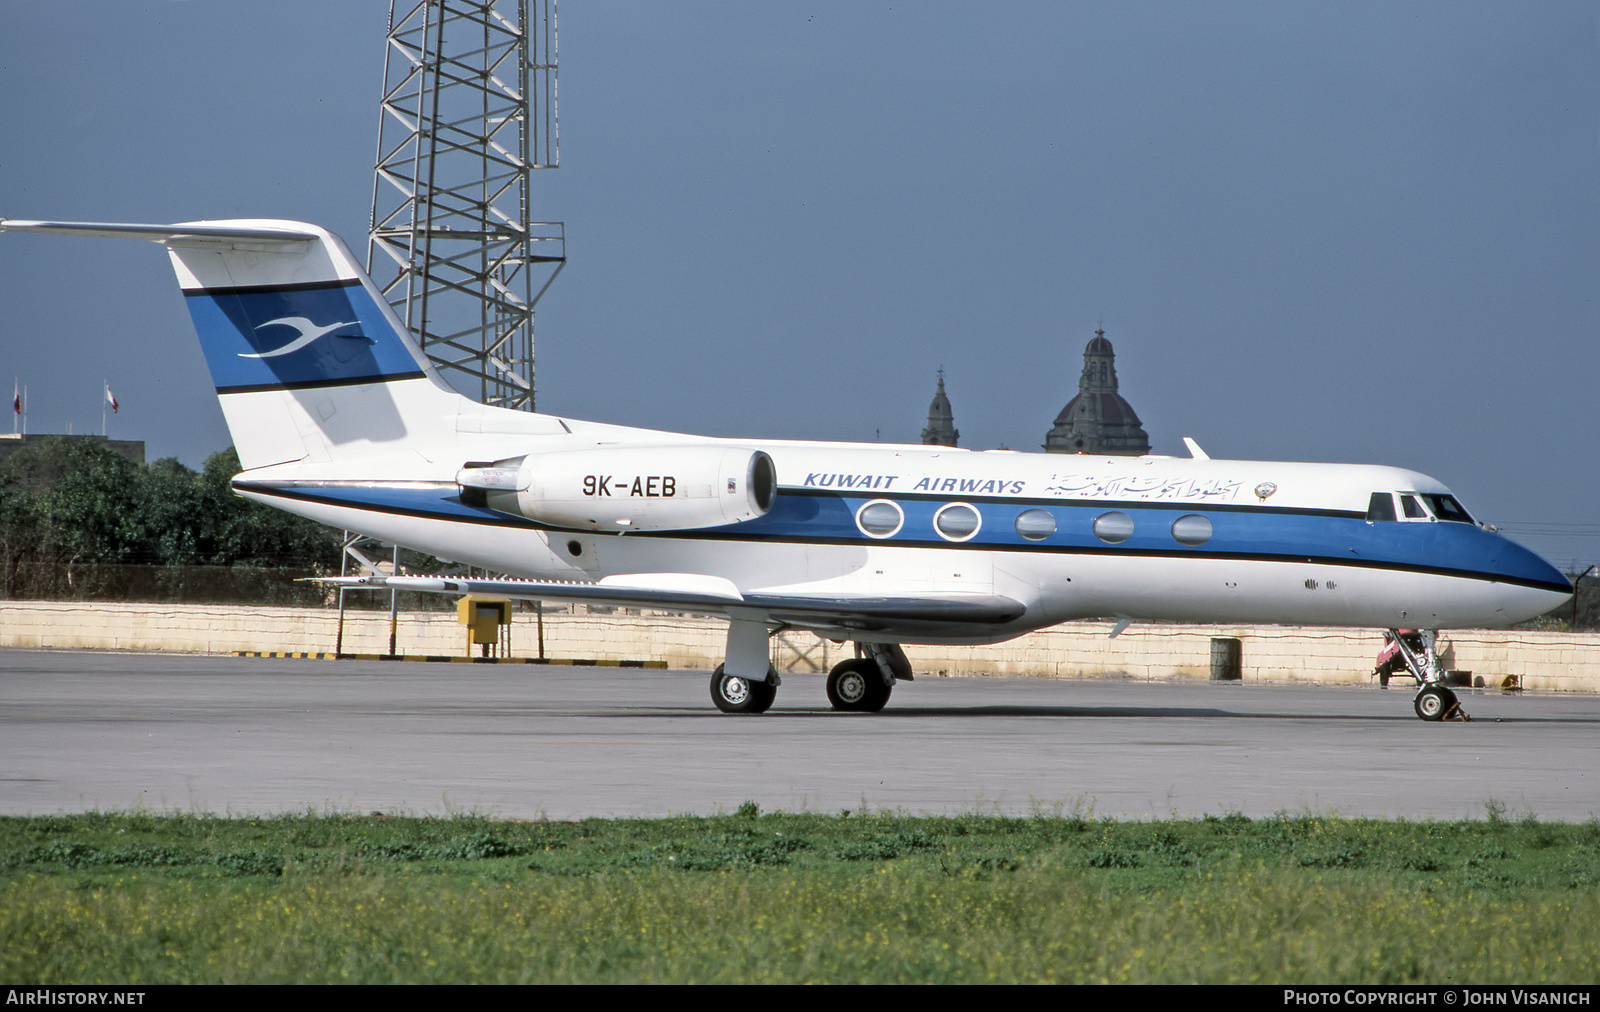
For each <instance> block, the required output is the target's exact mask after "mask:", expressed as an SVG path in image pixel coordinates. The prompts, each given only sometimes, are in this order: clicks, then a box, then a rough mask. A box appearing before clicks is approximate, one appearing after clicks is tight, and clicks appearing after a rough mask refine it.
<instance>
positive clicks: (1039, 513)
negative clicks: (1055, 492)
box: [1016, 510, 1056, 541]
mask: <svg viewBox="0 0 1600 1012" xmlns="http://www.w3.org/2000/svg"><path fill="white" fill-rule="evenodd" d="M1016 526H1017V533H1018V534H1020V535H1022V536H1023V537H1025V538H1027V539H1028V540H1029V541H1043V540H1044V539H1045V538H1048V537H1049V536H1050V535H1052V534H1054V533H1055V532H1056V517H1055V514H1054V513H1051V512H1050V511H1049V510H1025V511H1024V512H1023V513H1022V515H1021V516H1019V517H1017V525H1016Z"/></svg>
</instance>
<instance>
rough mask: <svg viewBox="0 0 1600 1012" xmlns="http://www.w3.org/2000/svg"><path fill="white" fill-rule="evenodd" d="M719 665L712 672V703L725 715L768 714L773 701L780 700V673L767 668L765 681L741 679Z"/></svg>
mask: <svg viewBox="0 0 1600 1012" xmlns="http://www.w3.org/2000/svg"><path fill="white" fill-rule="evenodd" d="M725 667H727V665H725V664H718V665H717V670H715V671H713V672H711V701H712V702H713V703H715V704H717V709H719V710H721V711H722V712H723V713H766V712H767V708H768V707H770V706H771V705H772V701H773V700H775V699H777V698H778V672H777V671H776V670H775V669H773V668H772V667H770V666H769V667H768V668H767V678H766V680H765V681H756V680H755V679H751V678H741V677H739V676H738V675H730V674H728V673H727V672H725V671H724V670H723V668H725Z"/></svg>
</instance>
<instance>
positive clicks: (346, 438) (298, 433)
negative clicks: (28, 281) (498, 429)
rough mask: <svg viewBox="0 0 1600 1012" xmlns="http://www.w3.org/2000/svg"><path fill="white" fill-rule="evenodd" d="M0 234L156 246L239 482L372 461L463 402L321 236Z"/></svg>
mask: <svg viewBox="0 0 1600 1012" xmlns="http://www.w3.org/2000/svg"><path fill="white" fill-rule="evenodd" d="M0 230H5V231H27V232H49V233H56V234H65V235H80V236H89V237H96V238H130V239H145V240H149V241H152V242H158V243H160V244H162V245H163V246H165V247H166V248H167V251H168V253H169V255H170V256H171V258H172V266H173V270H174V271H175V272H176V273H177V275H178V284H179V286H180V287H181V288H182V289H183V295H184V301H185V303H187V305H188V309H189V314H190V317H191V318H192V319H193V321H194V326H195V330H196V332H197V333H198V334H199V337H200V345H201V348H202V349H203V350H204V352H205V357H206V364H207V365H208V366H209V367H210V369H211V377H212V380H213V382H214V383H215V384H216V388H217V396H218V398H219V399H220V400H221V403H222V411H223V414H224V416H225V417H226V418H227V422H228V428H229V430H230V431H231V432H232V434H233V439H234V445H235V447H236V448H237V449H238V452H239V460H240V463H241V464H242V465H243V467H244V468H245V469H246V470H249V469H252V468H257V467H264V466H267V465H270V464H279V463H287V462H291V461H307V462H317V461H329V460H336V459H339V458H341V457H344V456H347V455H353V454H356V453H370V452H372V451H374V450H375V449H381V448H382V447H381V444H384V443H388V442H392V441H398V440H400V439H402V438H404V437H405V436H406V435H407V433H408V432H415V431H416V428H417V427H416V426H415V425H414V424H409V423H410V422H413V421H422V420H423V419H424V418H426V419H427V420H428V421H429V422H435V423H436V421H437V420H438V419H439V417H440V415H441V414H453V413H457V412H458V411H459V410H460V409H461V407H460V406H461V404H462V402H464V401H466V399H465V398H463V397H462V396H461V395H460V394H458V393H456V392H455V391H453V390H451V389H449V388H448V386H446V384H445V383H444V381H443V380H441V379H440V378H439V376H438V374H437V372H436V371H435V370H434V369H433V367H432V366H431V365H430V364H429V363H428V360H427V358H426V357H425V356H424V355H423V353H422V350H421V348H420V347H419V346H418V345H417V342H416V340H415V339H414V338H413V337H412V335H411V333H410V332H409V330H407V328H406V327H405V325H404V324H403V323H401V322H400V320H399V319H398V318H396V316H395V315H394V312H393V310H391V309H390V307H389V305H388V303H387V302H385V300H384V299H383V296H382V293H381V292H379V291H378V289H377V287H376V286H375V285H374V284H373V283H372V280H371V279H370V278H368V277H367V274H366V272H365V271H364V270H363V269H362V268H361V266H360V264H359V263H357V261H356V260H355V258H354V257H353V256H352V255H351V253H350V251H349V250H348V249H347V248H346V247H345V245H344V243H343V242H341V241H340V239H339V237H338V236H336V235H334V234H333V233H331V232H329V231H327V230H326V229H323V228H319V227H318V226H315V225H308V224H304V223H302V222H294V221H277V220H268V219H261V220H255V219H252V220H238V221H210V222H189V223H182V224H176V225H135V224H109V223H93V222H44V221H14V220H13V221H0ZM467 403H469V404H470V403H471V402H467ZM474 406H475V405H474Z"/></svg>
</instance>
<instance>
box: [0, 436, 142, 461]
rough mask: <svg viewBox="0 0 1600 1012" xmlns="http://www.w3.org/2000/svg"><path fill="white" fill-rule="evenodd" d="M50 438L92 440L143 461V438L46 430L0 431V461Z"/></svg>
mask: <svg viewBox="0 0 1600 1012" xmlns="http://www.w3.org/2000/svg"><path fill="white" fill-rule="evenodd" d="M51 439H65V440H69V441H77V442H84V441H93V442H97V443H102V444H104V445H105V446H107V447H108V448H110V450H111V452H112V453H116V454H120V455H122V456H124V457H126V458H128V459H129V460H131V461H133V462H134V463H135V464H143V463H144V440H142V439H107V438H106V437H105V436H87V435H86V436H69V435H66V434H64V433H63V434H55V435H52V434H51V433H47V432H29V433H27V434H25V435H24V434H21V433H16V432H0V461H3V460H7V459H9V458H10V457H11V455H12V454H13V453H16V452H17V451H18V450H20V449H22V448H23V447H24V446H36V445H38V444H39V443H43V442H46V441H48V440H51Z"/></svg>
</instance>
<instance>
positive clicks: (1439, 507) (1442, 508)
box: [1422, 495, 1475, 524]
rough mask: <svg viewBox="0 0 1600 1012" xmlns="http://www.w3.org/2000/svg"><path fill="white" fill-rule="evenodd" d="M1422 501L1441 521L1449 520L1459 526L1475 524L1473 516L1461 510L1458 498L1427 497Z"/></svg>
mask: <svg viewBox="0 0 1600 1012" xmlns="http://www.w3.org/2000/svg"><path fill="white" fill-rule="evenodd" d="M1422 501H1423V502H1425V503H1427V504H1428V508H1429V509H1431V510H1432V511H1433V515H1434V516H1436V517H1438V518H1439V519H1440V520H1449V521H1450V522H1452V523H1458V524H1470V523H1474V522H1475V521H1474V520H1473V519H1472V516H1471V515H1470V514H1469V513H1467V511H1466V510H1464V509H1462V508H1461V504H1460V503H1458V502H1456V497H1455V496H1453V495H1425V496H1423V497H1422Z"/></svg>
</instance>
